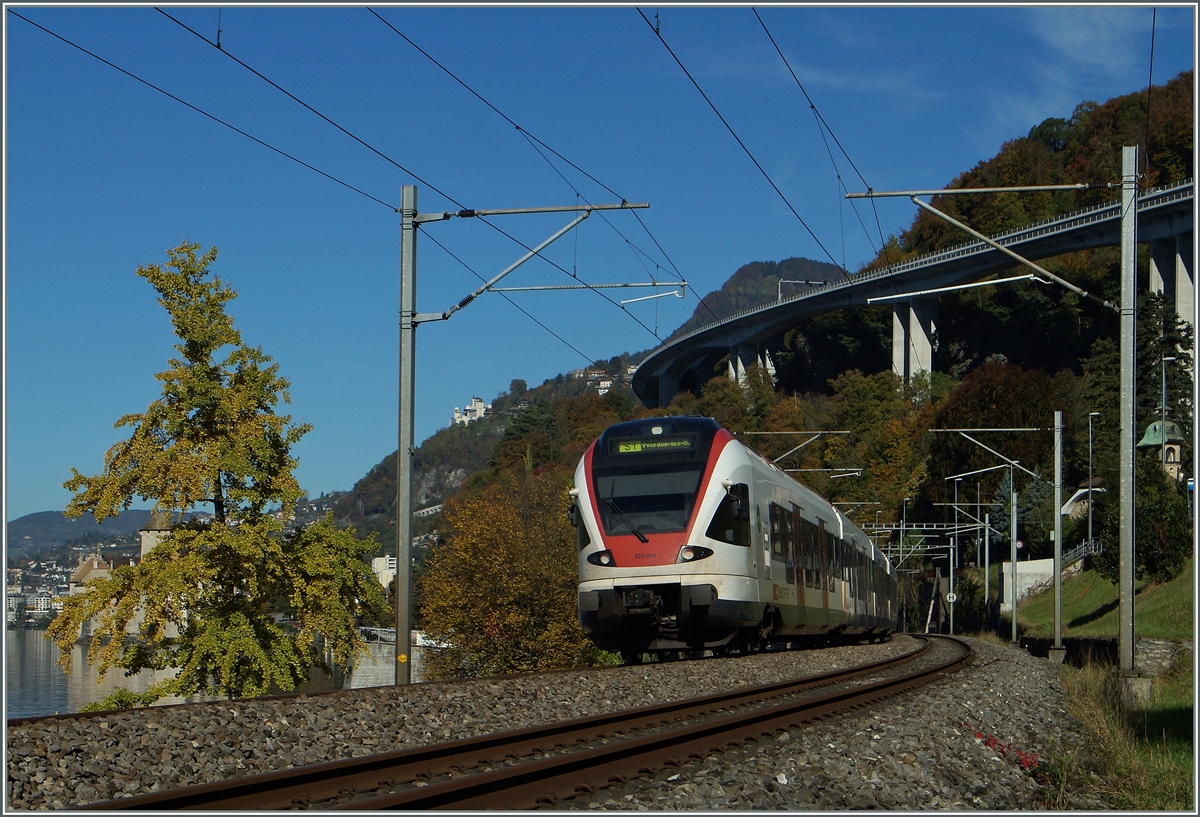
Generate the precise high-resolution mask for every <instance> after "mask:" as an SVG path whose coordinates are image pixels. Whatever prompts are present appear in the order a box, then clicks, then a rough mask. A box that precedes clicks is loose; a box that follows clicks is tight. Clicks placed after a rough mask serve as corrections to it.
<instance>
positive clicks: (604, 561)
mask: <svg viewBox="0 0 1200 817" xmlns="http://www.w3.org/2000/svg"><path fill="white" fill-rule="evenodd" d="M587 560H588V564H593V565H597V566H599V567H612V566H613V555H612V551H611V550H600V551H597V552H595V553H589V554H588V557H587Z"/></svg>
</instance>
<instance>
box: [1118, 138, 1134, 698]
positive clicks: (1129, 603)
mask: <svg viewBox="0 0 1200 817" xmlns="http://www.w3.org/2000/svg"><path fill="white" fill-rule="evenodd" d="M1137 166H1138V150H1137V147H1123V148H1122V149H1121V346H1120V349H1121V422H1120V429H1121V441H1120V444H1119V446H1118V456H1119V460H1118V469H1119V471H1120V491H1121V496H1120V536H1119V543H1120V544H1119V547H1120V576H1119V585H1120V586H1119V588H1118V631H1117V636H1118V637H1117V658H1118V668H1119V670H1120V673H1121V676H1122V678H1123V680H1124V685H1123V689H1124V692H1125V694H1126V696H1127V697H1128V696H1129V695H1130V694H1131V693H1132V692H1133V688H1134V687H1135V686H1136V684H1134V683H1133V681H1134V678H1133V672H1134V668H1133V650H1134V635H1133V622H1134V616H1133V594H1134V576H1135V570H1134V564H1135V563H1134V554H1135V550H1134V547H1135V542H1134V519H1135V516H1134V514H1135V511H1134V490H1135V489H1136V481H1135V478H1136V468H1135V465H1136V461H1135V459H1134V457H1135V455H1136V452H1135V450H1134V438H1135V436H1136V433H1137V429H1136V422H1137V416H1136V411H1137V409H1136V404H1135V402H1134V396H1135V392H1134V389H1135V382H1136V381H1135V372H1134V367H1135V365H1136V363H1137V336H1136V334H1135V328H1136V324H1135V320H1136V309H1137V205H1136V202H1137V187H1138V184H1137Z"/></svg>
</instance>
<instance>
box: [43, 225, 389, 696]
mask: <svg viewBox="0 0 1200 817" xmlns="http://www.w3.org/2000/svg"><path fill="white" fill-rule="evenodd" d="M199 249H200V245H199V244H188V243H184V244H181V245H180V246H178V247H176V248H175V249H173V250H168V255H169V257H170V261H169V262H168V263H167V265H166V267H165V268H164V267H161V266H159V265H157V264H151V265H149V266H144V267H139V268H138V270H137V274H138V275H140V276H141V277H143V278H145V279H146V280H147V281H148V282H149V283H150V284H151V285H152V286H153V287H154V289H155V290H156V291H157V292H158V296H159V297H158V302H159V304H160V305H162V307H163V308H164V309H166V310H167V313H168V314H169V315H170V319H171V324H172V326H173V328H174V332H175V335H176V336H177V337H178V338H179V343H177V344H175V347H174V348H175V351H176V352H177V353H178V357H175V358H171V359H170V360H169V361H168V363H169V366H168V368H167V369H166V371H163V372H160V373H159V374H158V375H156V377H157V379H158V380H159V381H160V382H161V384H162V396H161V397H160V398H158V399H157V400H155V401H154V402H152V403H151V404H150V405H149V407H148V408H147V409H146V410H145V411H144V412H142V413H141V414H129V415H126V416H124V417H122V418H120V419H119V420H118V421H117V423H116V427H117V428H129V429H131V430H132V434H131V435H130V437H129V438H128V439H125V440H122V441H120V442H118V443H116V444H115V445H114V446H113V447H112V448H110V449H109V450H108V452H107V454H106V455H105V457H104V470H103V472H102V473H101V474H98V475H96V476H91V477H88V476H84V475H83V474H81V473H80V472H79V471H77V470H75V469H72V476H71V479H69V480H67V481H66V482H65V483H64V487H65V488H67V489H68V490H70V491H71V492H73V494H74V496H73V497H72V498H71V501H70V504H69V505H68V507H67V510H66V512H65V513H66V515H67V516H69V517H77V516H80V515H81V514H83V513H90V514H92V515H93V516H94V517H95V518H96V520H97V522H99V521H100V520H103V519H105V518H107V517H111V516H115V515H116V514H117V513H119V512H120V511H121V510H123V509H127V508H129V507H130V505H131V504H132V502H133V501H134V499H135V498H140V499H142V500H145V501H149V502H153V503H154V511H155V512H156V513H158V514H160V515H162V516H164V517H166V518H167V519H169V520H170V525H171V531H170V534H169V535H168V536H167V537H166V538H165V539H164V540H163V541H161V542H160V543H159V544H157V545H156V546H155V547H154V548H153V549H152V550H150V551H149V552H148V553H147V554H146V555H145V556H144V557H143V558H142V559H141V561H140V562H139V563H137V564H136V565H132V566H125V567H118V568H115V569H114V570H113V571H112V573H111V574H110V576H109V577H108V578H101V579H94V580H92V581H90V582H89V583H88V585H87V590H86V592H84V593H82V594H80V595H75V596H71V597H69V598H68V599H67V601H66V603H65V605H64V607H63V610H62V613H61V614H60V615H59V616H58V618H56V619H55V620H54V622H53V623H52V624H51V626H50V628H49V630H48V631H47V637H48V638H53V639H54V640H55V641H56V642H57V644H58V646H59V649H60V652H61V655H62V658H61V659H60V661H61V663H62V664H63V666H64V669H67V670H69V669H70V661H71V647H72V646H73V645H74V643H75V641H76V639H77V638H78V637H79V635H80V631H81V628H82V626H83V625H84V624H85V623H86V622H88V621H92V622H93V626H92V640H91V644H90V646H89V648H88V652H87V660H88V661H89V662H90V663H94V664H97V665H98V669H99V671H100V675H101V677H103V675H104V673H105V672H106V671H107V670H108V669H110V668H112V667H119V668H121V669H123V670H125V672H126V674H134V673H136V672H138V671H139V670H142V669H153V670H175V674H174V676H172V677H170V678H168V679H167V680H164V681H162V682H159V683H157V684H155V685H154V686H153V687H151V689H150V690H149V691H148V692H146V693H145V694H144V695H141V696H137V698H138V702H140V703H150V702H152V701H154V700H156V699H158V698H160V697H162V696H165V695H179V696H188V695H192V694H195V693H205V694H211V693H217V694H224V695H226V696H229V697H241V696H253V695H260V694H263V693H266V692H269V691H271V690H284V691H287V690H291V689H294V688H295V686H296V684H297V683H300V682H302V681H304V680H307V678H308V669H309V667H312V666H324V660H323V657H322V653H323V651H328V652H329V653H330V654H331V655H332V656H333V661H334V662H335V663H336V664H338V665H339V666H342V667H349V666H350V665H351V663H352V662H353V660H354V658H355V656H356V654H358V653H359V652H361V651H363V650H364V647H363V643H362V639H361V637H360V636H359V635H358V633H357V631H356V629H355V624H356V622H357V621H358V620H359V619H360V618H366V619H369V620H372V621H376V622H382V621H385V620H386V619H387V617H388V610H387V607H386V605H385V603H384V600H383V594H382V589H381V588H380V586H379V583H378V582H377V581H376V580H375V578H374V576H373V575H372V573H371V571H370V568H369V567H368V565H367V564H366V563H365V562H364V561H363V559H362V558H361V557H362V555H363V554H364V553H370V552H373V551H374V550H376V549H377V545H376V543H374V542H373V541H370V540H368V541H360V540H358V539H357V538H355V536H354V532H353V530H344V529H337V528H335V527H334V526H333V523H332V520H331V519H329V518H327V519H325V520H324V521H320V522H318V523H316V524H314V525H311V526H309V527H307V528H305V529H302V530H295V531H290V532H285V531H284V529H283V523H282V521H281V520H280V519H279V518H278V517H280V516H282V515H283V514H282V513H278V512H279V511H287V510H290V509H291V508H293V507H294V506H295V503H296V500H297V499H298V498H299V497H300V496H301V494H302V491H301V489H300V485H299V483H297V481H296V478H295V477H294V476H293V475H292V471H293V469H294V468H295V467H296V465H297V460H296V459H295V457H294V456H293V455H292V453H291V449H292V446H294V445H295V444H296V443H297V442H298V441H299V440H300V438H301V437H302V436H303V435H304V434H305V433H307V432H308V431H309V430H310V428H311V427H310V426H308V425H303V424H302V425H291V418H290V417H289V416H287V415H280V414H276V412H275V408H276V406H277V405H278V404H279V403H280V401H282V402H284V403H287V402H290V400H289V396H288V386H289V384H288V381H287V380H286V379H285V378H283V377H280V375H279V372H278V369H279V367H278V364H275V363H272V362H271V358H270V357H268V356H267V355H265V354H263V352H262V350H261V349H260V348H255V347H250V346H247V345H246V344H245V343H244V342H243V341H242V337H241V333H240V332H239V331H238V329H237V328H236V327H235V326H234V322H233V318H232V317H231V316H230V315H229V314H228V313H227V311H226V306H227V304H228V303H229V302H230V301H232V300H233V299H234V298H235V297H236V293H235V292H234V290H233V289H232V288H230V287H229V286H228V285H226V284H225V283H224V282H223V281H221V279H219V278H217V277H215V276H214V275H213V274H212V273H211V271H210V270H209V266H210V265H211V264H212V263H213V262H214V261H215V260H216V257H217V250H216V248H215V247H214V248H211V249H209V250H208V252H206V253H204V254H203V255H198V254H197V251H198V250H199ZM200 509H204V510H207V511H211V515H209V514H204V515H201V514H199V513H197V511H199V510H200ZM278 614H283V616H286V617H288V618H293V619H294V620H295V621H296V622H298V623H297V626H296V628H295V629H294V631H292V630H285V629H284V627H283V626H281V625H280V624H279V623H278V622H277V617H281V616H278Z"/></svg>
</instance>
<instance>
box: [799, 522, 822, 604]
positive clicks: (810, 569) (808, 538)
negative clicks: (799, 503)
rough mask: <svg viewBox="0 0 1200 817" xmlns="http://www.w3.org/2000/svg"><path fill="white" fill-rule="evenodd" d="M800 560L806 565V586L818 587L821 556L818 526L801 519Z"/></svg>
mask: <svg viewBox="0 0 1200 817" xmlns="http://www.w3.org/2000/svg"><path fill="white" fill-rule="evenodd" d="M800 561H801V563H802V564H803V565H804V586H805V587H811V588H813V589H814V590H815V589H817V587H818V584H817V582H818V580H819V576H820V573H819V566H820V558H819V557H818V555H817V526H816V525H814V524H813V523H812V522H809V521H808V520H807V519H803V518H801V520H800Z"/></svg>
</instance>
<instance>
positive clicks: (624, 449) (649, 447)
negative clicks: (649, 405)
mask: <svg viewBox="0 0 1200 817" xmlns="http://www.w3.org/2000/svg"><path fill="white" fill-rule="evenodd" d="M695 445H696V438H695V437H694V436H691V435H689V436H687V437H669V438H667V439H657V440H628V439H627V440H613V442H612V447H611V449H610V453H612V454H662V453H664V452H668V451H690V450H691V449H692V448H694V447H695Z"/></svg>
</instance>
